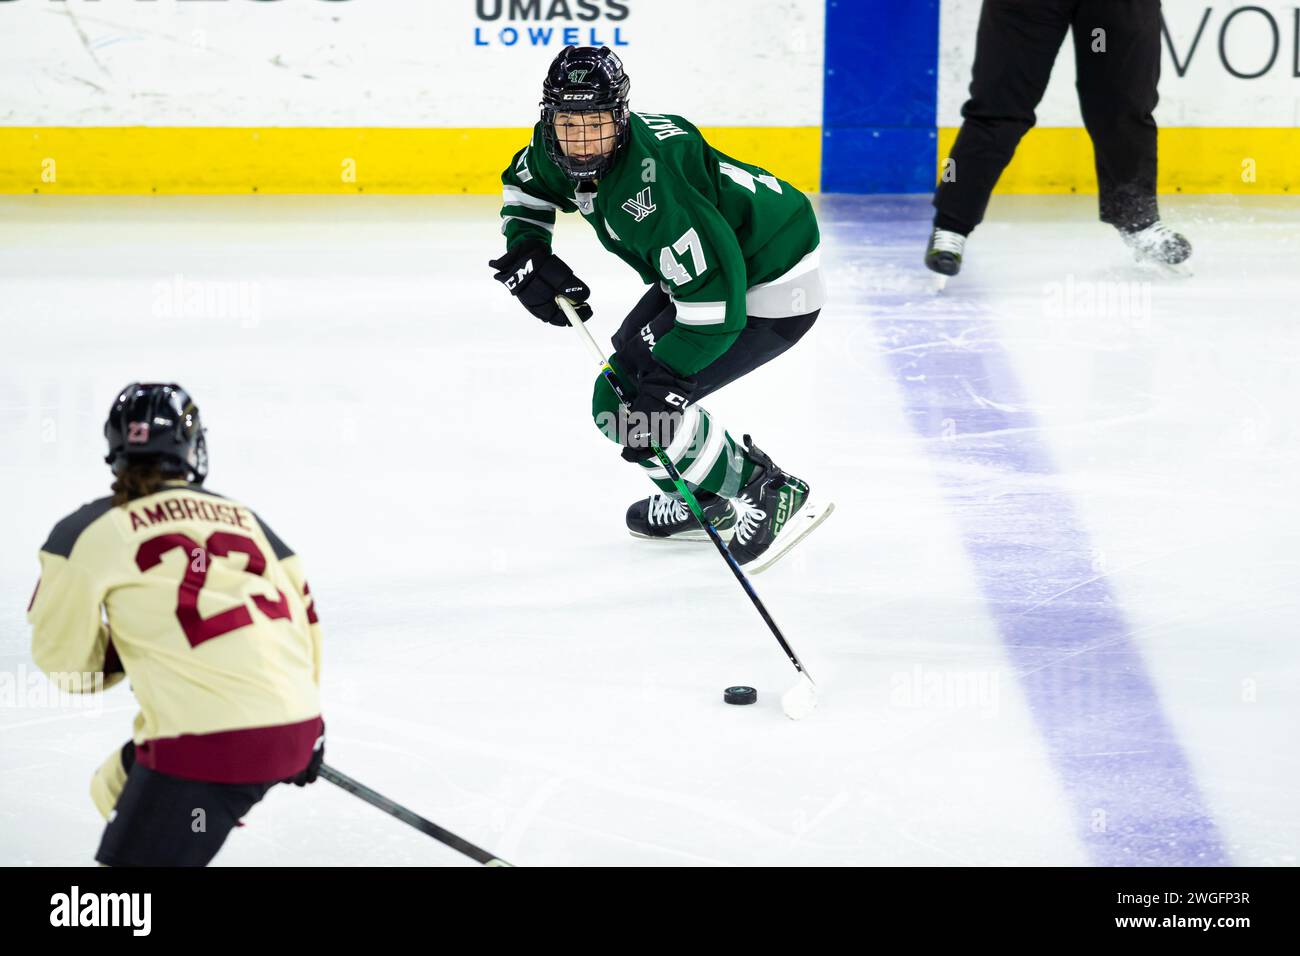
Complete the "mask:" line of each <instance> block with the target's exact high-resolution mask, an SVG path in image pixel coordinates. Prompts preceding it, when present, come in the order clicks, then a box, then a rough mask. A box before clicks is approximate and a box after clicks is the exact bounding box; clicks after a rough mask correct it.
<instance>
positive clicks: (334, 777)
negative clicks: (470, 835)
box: [320, 764, 513, 866]
mask: <svg viewBox="0 0 1300 956" xmlns="http://www.w3.org/2000/svg"><path fill="white" fill-rule="evenodd" d="M320 776H321V779H322V780H328V781H329V782H330V783H332V784H334V785H335V786H336V787H340V788H342V789H344V790H346V791H347V792H348V793H350V794H352V795H353V796H354V797H360V798H361V799H362V800H364V801H366V803H368V804H370V805H371V806H372V807H378V808H379V809H380V810H383V811H384V812H385V813H387V814H388V815H389V816H394V817H397V819H399V820H401V821H402V822H403V823H406V824H409V825H410V826H413V827H415V829H417V830H419V831H420V832H421V833H427V834H428V835H429V836H431V837H433V838H434V839H435V840H437V841H438V842H440V843H445V844H446V845H447V846H449V847H451V848H452V849H453V850H456V851H458V852H460V853H464V854H465V855H466V856H467V857H469V858H470V859H471V860H475V861H477V862H479V863H482V864H483V865H484V866H512V865H513V864H510V863H507V862H506V861H505V860H502V859H500V858H499V857H496V856H493V855H492V854H491V853H489V852H488V851H487V850H484V849H483V848H482V847H477V846H475V845H474V844H473V843H470V842H469V841H468V840H465V839H462V838H461V837H458V836H456V834H454V833H452V832H451V831H450V830H444V829H443V828H442V827H440V826H438V824H436V823H434V822H432V821H431V820H426V819H425V818H424V817H422V816H420V815H419V814H418V813H416V812H414V811H413V810H408V809H406V807H404V806H402V805H401V804H400V803H394V802H393V801H392V800H389V799H388V798H387V797H385V796H383V795H382V794H379V793H375V791H373V790H371V789H370V788H369V787H367V786H366V785H365V784H364V783H359V782H357V781H356V780H353V779H352V778H351V777H349V776H348V775H347V774H345V773H339V771H337V770H335V769H334V768H333V767H331V766H329V765H328V764H321V768H320Z"/></svg>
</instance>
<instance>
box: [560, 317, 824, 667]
mask: <svg viewBox="0 0 1300 956" xmlns="http://www.w3.org/2000/svg"><path fill="white" fill-rule="evenodd" d="M555 302H556V304H557V305H558V306H559V307H560V310H561V311H562V312H563V313H564V315H565V317H566V318H567V319H568V320H569V324H570V325H572V326H573V327H574V328H575V329H576V330H577V331H578V332H579V333H580V334H581V335H582V337H583V338H585V339H586V340H587V344H588V345H590V346H591V350H592V352H593V353H594V354H595V355H596V358H597V359H598V360H599V361H600V373H601V374H602V375H603V376H604V377H605V381H606V382H608V383H609V387H610V388H612V389H613V390H614V394H615V395H617V396H618V400H619V401H620V402H622V403H623V407H624V408H631V407H632V402H631V401H630V400H629V399H628V397H627V393H626V392H624V390H623V384H622V383H621V382H620V381H619V380H618V375H617V374H615V372H614V370H613V369H612V368H610V365H609V362H608V361H606V359H605V354H604V353H603V352H602V351H601V350H600V346H599V345H597V344H596V340H595V339H594V338H593V337H592V334H591V332H590V331H589V330H588V329H587V327H586V326H585V325H584V324H583V323H582V320H581V319H580V318H578V313H577V312H576V311H575V310H574V308H573V305H572V304H571V303H570V302H569V300H568V299H566V298H564V297H563V296H556V297H555ZM650 448H651V450H652V451H653V452H654V453H655V457H656V458H658V459H659V464H661V465H663V468H664V471H666V472H667V473H668V480H669V481H671V482H672V483H673V485H674V486H675V487H676V488H677V492H678V493H679V494H680V495H681V496H682V498H683V499H684V500H685V501H686V504H687V507H689V508H690V509H691V514H693V515H695V520H696V521H698V522H699V524H700V527H701V528H703V529H704V533H705V534H707V535H708V536H709V540H710V541H712V542H713V546H714V547H715V548H717V549H718V553H719V554H720V555H722V559H723V560H724V561H726V562H727V567H729V568H731V573H732V574H734V575H735V576H736V580H737V581H739V582H740V586H741V587H742V588H743V589H744V591H745V593H746V594H747V595H748V596H749V600H750V601H751V602H753V605H754V608H755V609H756V610H757V611H758V614H759V617H761V618H762V619H763V623H764V624H766V625H767V626H768V629H769V630H770V631H771V632H772V636H773V637H775V638H776V640H777V643H778V644H780V645H781V650H783V651H785V655H786V657H788V658H790V663H791V664H793V665H794V669H795V670H796V671H798V672H799V673H800V674H803V675H804V676H805V677H808V679H809V680H811V679H812V678H811V677H809V675H808V672H807V671H806V670H804V666H803V662H802V661H801V660H799V655H798V654H796V653H795V652H794V648H792V647H791V646H790V642H789V641H787V640H786V639H785V635H784V634H782V633H781V628H779V627H777V624H776V621H774V620H772V615H771V614H769V613H768V611H767V607H766V606H764V604H763V601H762V599H760V598H759V596H758V592H757V591H755V590H754V585H753V584H751V583H750V580H749V576H748V575H746V574H745V572H744V571H742V570H741V567H740V564H739V563H738V562H737V561H736V559H735V557H733V556H732V554H731V552H730V551H728V550H727V545H726V544H725V543H724V542H723V540H722V535H720V534H718V529H717V528H715V527H713V522H711V521H709V520H708V519H707V518H706V517H704V509H703V508H701V507H700V503H699V501H698V500H696V497H695V494H694V492H692V491H691V489H690V486H689V485H687V484H686V480H685V479H684V478H682V476H681V473H680V472H678V470H677V466H676V465H674V464H673V462H672V459H671V458H669V457H668V454H667V452H665V451H664V450H663V449H662V448H660V447H659V445H658V444H657V443H656V442H655V441H654V439H651V441H650Z"/></svg>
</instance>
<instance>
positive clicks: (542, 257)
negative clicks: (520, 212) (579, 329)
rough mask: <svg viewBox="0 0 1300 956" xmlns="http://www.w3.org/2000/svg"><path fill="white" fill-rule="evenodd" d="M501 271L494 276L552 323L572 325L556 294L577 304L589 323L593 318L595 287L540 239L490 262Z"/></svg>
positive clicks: (540, 315)
mask: <svg viewBox="0 0 1300 956" xmlns="http://www.w3.org/2000/svg"><path fill="white" fill-rule="evenodd" d="M488 265H489V266H491V267H492V268H493V269H495V270H497V271H496V273H495V274H494V275H493V278H494V279H496V280H497V281H498V282H500V283H501V284H502V285H504V286H505V287H506V288H507V289H509V290H510V294H511V295H513V296H514V297H515V298H516V299H518V300H519V302H520V304H521V305H523V307H524V308H525V309H527V310H528V311H529V312H531V313H532V314H533V315H534V316H536V317H537V318H539V319H541V320H542V321H543V322H547V323H549V324H551V325H568V324H569V320H568V319H566V318H565V317H564V313H563V312H561V311H560V307H559V306H558V305H556V304H555V297H556V296H557V295H562V296H564V297H565V298H566V299H568V300H569V301H570V302H572V303H573V307H574V310H575V311H576V312H577V313H578V318H580V319H582V321H584V322H586V321H587V320H588V319H589V318H591V306H590V305H588V304H587V300H588V299H589V298H591V289H589V288H588V287H587V284H586V283H585V282H583V281H582V280H581V279H579V278H578V277H577V276H575V275H574V274H573V270H572V269H570V268H569V267H568V266H567V265H565V263H564V260H563V259H561V258H560V257H559V256H557V255H556V254H555V253H553V252H551V250H550V249H549V248H548V247H547V245H546V243H544V242H541V241H540V240H536V239H534V240H532V241H531V242H521V243H520V244H519V245H517V246H515V247H514V248H513V249H510V250H509V251H508V252H506V254H505V255H503V256H502V257H501V258H500V259H493V260H492V261H490V262H489V263H488Z"/></svg>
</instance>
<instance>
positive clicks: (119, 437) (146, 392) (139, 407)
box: [104, 382, 208, 484]
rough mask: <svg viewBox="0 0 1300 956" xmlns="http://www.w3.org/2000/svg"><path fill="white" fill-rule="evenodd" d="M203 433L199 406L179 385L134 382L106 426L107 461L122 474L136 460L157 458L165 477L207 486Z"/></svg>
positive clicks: (114, 470)
mask: <svg viewBox="0 0 1300 956" xmlns="http://www.w3.org/2000/svg"><path fill="white" fill-rule="evenodd" d="M203 431H204V429H203V423H202V421H200V420H199V409H198V406H197V405H195V404H194V399H192V398H190V395H189V393H188V392H187V391H185V389H183V388H181V387H180V386H179V385H177V384H175V383H172V384H170V385H164V384H162V383H160V382H132V383H131V384H130V385H128V386H127V387H126V388H124V389H122V391H121V394H119V395H118V396H117V399H116V400H115V401H114V402H113V407H112V409H110V410H109V413H108V421H106V422H104V437H105V438H107V439H108V456H107V457H106V458H105V459H104V461H106V462H108V464H109V465H111V466H112V468H113V474H115V475H120V474H121V473H122V472H123V471H124V470H125V469H126V466H127V465H128V464H129V463H130V462H132V461H141V460H147V459H151V458H156V459H157V461H158V466H159V470H161V471H162V473H163V474H168V475H177V476H179V477H182V478H185V479H186V480H187V481H192V482H195V483H196V484H202V482H203V479H204V478H206V477H207V474H208V446H207V442H206V441H205V440H204V438H203Z"/></svg>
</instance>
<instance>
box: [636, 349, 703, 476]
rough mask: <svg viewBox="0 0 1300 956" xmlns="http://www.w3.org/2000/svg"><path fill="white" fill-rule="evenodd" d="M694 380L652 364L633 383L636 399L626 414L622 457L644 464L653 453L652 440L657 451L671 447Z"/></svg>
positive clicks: (689, 397)
mask: <svg viewBox="0 0 1300 956" xmlns="http://www.w3.org/2000/svg"><path fill="white" fill-rule="evenodd" d="M695 384H696V383H695V379H693V378H683V377H681V376H679V375H676V374H675V373H674V372H672V371H671V370H669V369H667V368H665V367H664V366H662V365H660V364H659V363H658V362H656V363H655V365H654V368H652V369H651V370H650V371H648V372H646V374H644V375H642V376H641V377H640V378H639V379H637V383H636V398H634V399H632V406H631V408H629V409H628V411H627V419H626V422H627V430H626V434H625V435H624V439H623V445H624V448H623V458H624V459H625V460H627V461H645V459H647V458H649V457H650V456H651V455H652V454H654V452H653V451H651V449H650V440H651V439H652V438H653V439H654V441H655V443H656V444H658V445H659V447H660V448H667V447H668V446H669V445H670V444H672V440H673V436H674V435H676V434H677V429H678V428H680V427H681V424H682V412H683V410H684V409H685V408H686V406H687V404H688V403H689V402H690V400H691V395H692V394H693V393H694V391H695Z"/></svg>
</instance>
